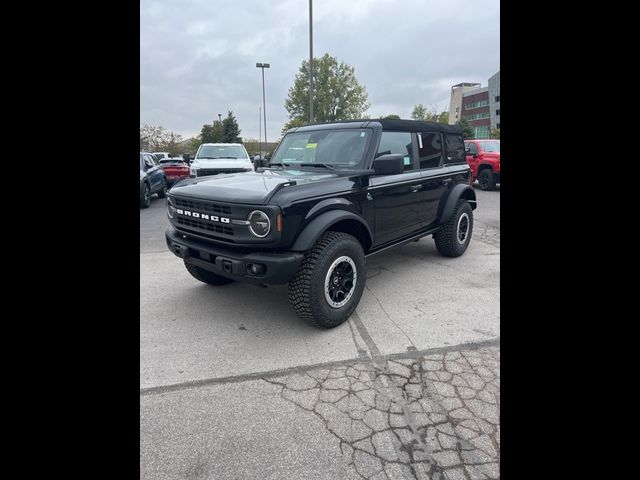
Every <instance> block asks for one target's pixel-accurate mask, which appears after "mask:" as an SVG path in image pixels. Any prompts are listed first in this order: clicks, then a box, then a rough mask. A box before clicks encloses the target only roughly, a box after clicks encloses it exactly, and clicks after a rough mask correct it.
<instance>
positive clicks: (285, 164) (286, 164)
mask: <svg viewBox="0 0 640 480" xmlns="http://www.w3.org/2000/svg"><path fill="white" fill-rule="evenodd" d="M271 165H282V166H283V167H288V166H289V165H290V164H289V163H284V162H269V166H271Z"/></svg>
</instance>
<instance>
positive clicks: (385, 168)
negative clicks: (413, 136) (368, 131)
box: [373, 153, 405, 175]
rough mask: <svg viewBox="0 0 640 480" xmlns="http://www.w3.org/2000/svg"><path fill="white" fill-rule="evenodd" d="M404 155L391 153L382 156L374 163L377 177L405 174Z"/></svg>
mask: <svg viewBox="0 0 640 480" xmlns="http://www.w3.org/2000/svg"><path fill="white" fill-rule="evenodd" d="M404 157H405V156H404V155H403V154H401V153H390V154H386V155H381V156H379V157H378V158H376V159H375V160H374V161H373V169H374V170H375V172H376V175H395V174H397V173H402V172H404Z"/></svg>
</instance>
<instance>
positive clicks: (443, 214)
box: [438, 183, 478, 224]
mask: <svg viewBox="0 0 640 480" xmlns="http://www.w3.org/2000/svg"><path fill="white" fill-rule="evenodd" d="M461 198H465V199H466V200H467V201H468V202H469V203H470V204H471V208H472V209H473V210H475V209H476V207H477V206H478V205H477V202H476V192H475V191H474V190H473V188H471V187H470V186H469V185H467V184H466V183H458V184H457V185H455V186H454V187H453V188H452V189H451V190H449V191H448V193H446V194H445V195H443V197H442V199H441V200H440V205H439V206H438V224H442V223H444V222H446V221H447V220H449V218H451V215H453V211H454V210H455V208H456V203H458V200H460V199H461Z"/></svg>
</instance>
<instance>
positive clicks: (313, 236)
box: [290, 210, 373, 252]
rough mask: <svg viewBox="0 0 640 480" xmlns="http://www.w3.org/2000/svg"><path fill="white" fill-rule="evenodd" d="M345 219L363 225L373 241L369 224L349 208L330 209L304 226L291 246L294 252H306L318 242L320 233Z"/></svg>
mask: <svg viewBox="0 0 640 480" xmlns="http://www.w3.org/2000/svg"><path fill="white" fill-rule="evenodd" d="M343 220H355V221H356V222H358V223H359V224H360V225H362V226H363V227H364V229H365V231H366V232H367V234H368V235H369V240H370V241H371V242H372V241H373V235H372V234H371V229H370V228H369V225H367V223H366V222H365V221H364V220H363V219H362V218H361V217H359V216H358V215H356V214H355V213H352V212H349V211H347V210H329V211H328V212H324V213H321V214H320V215H318V216H317V217H316V218H314V219H313V220H311V222H309V224H308V225H307V226H306V227H304V230H302V233H300V235H298V238H296V241H295V242H294V244H293V246H292V247H291V248H290V250H291V251H293V252H304V251H306V250H309V249H310V248H311V247H313V245H314V244H315V243H316V241H317V240H318V238H320V235H322V234H323V233H324V232H326V231H327V230H328V229H329V227H331V226H332V225H334V224H336V223H338V222H341V221H343Z"/></svg>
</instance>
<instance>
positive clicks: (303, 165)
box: [300, 163, 335, 170]
mask: <svg viewBox="0 0 640 480" xmlns="http://www.w3.org/2000/svg"><path fill="white" fill-rule="evenodd" d="M300 166H301V167H322V168H326V169H328V170H335V168H334V167H333V165H329V164H328V163H301V164H300Z"/></svg>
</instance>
